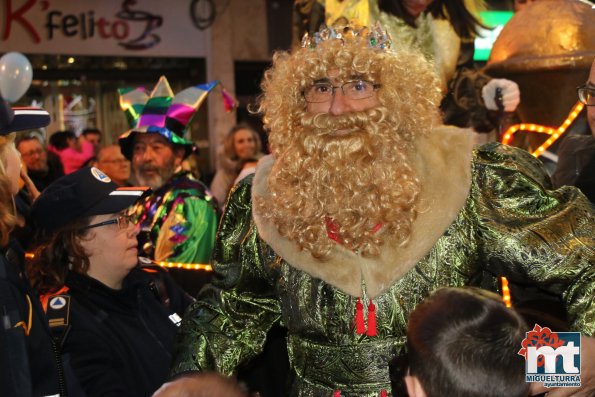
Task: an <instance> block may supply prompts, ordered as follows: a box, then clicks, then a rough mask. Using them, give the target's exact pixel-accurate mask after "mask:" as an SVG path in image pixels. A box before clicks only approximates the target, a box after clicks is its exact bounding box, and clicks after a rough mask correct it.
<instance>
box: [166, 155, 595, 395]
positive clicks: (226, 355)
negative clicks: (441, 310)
mask: <svg viewBox="0 0 595 397" xmlns="http://www.w3.org/2000/svg"><path fill="white" fill-rule="evenodd" d="M472 167H473V180H472V184H471V190H470V194H469V197H468V199H467V201H466V203H465V205H464V206H463V208H461V209H460V211H459V213H458V216H457V217H456V219H455V221H454V222H453V223H452V224H451V225H450V227H449V228H448V230H446V232H445V233H444V234H443V236H442V237H440V239H439V240H438V241H437V242H436V243H435V245H434V247H433V248H432V249H431V250H430V252H428V253H427V255H426V256H425V257H424V258H423V259H422V260H421V261H420V262H419V263H418V264H417V265H416V266H415V267H414V268H413V269H411V270H410V271H409V272H407V273H406V274H405V275H404V276H403V277H402V278H401V279H399V280H397V281H396V282H394V283H393V285H392V286H391V287H390V288H388V289H387V290H386V291H384V292H383V293H382V294H381V295H379V296H378V297H377V298H375V299H374V303H375V305H376V313H377V329H378V336H377V337H367V336H364V335H358V334H356V333H355V331H354V329H353V318H354V313H355V303H356V300H357V298H355V297H352V296H350V295H347V294H345V293H344V292H342V291H340V290H339V289H337V288H335V287H332V286H331V285H329V284H328V283H327V282H325V281H323V280H321V279H316V278H313V277H311V276H310V275H308V274H307V273H306V272H304V271H300V270H297V269H295V268H293V267H291V266H290V265H289V264H287V263H286V262H285V261H284V260H283V259H282V258H280V257H278V256H277V255H276V254H275V253H274V252H273V251H272V250H271V249H270V248H269V247H268V246H267V245H266V244H265V243H264V242H263V241H262V240H261V239H260V238H259V236H258V233H257V231H256V228H255V226H254V224H253V221H252V215H251V196H250V189H251V180H252V179H251V178H250V179H246V180H245V181H244V182H242V183H241V184H240V185H239V187H238V188H237V189H236V190H235V191H234V192H233V193H232V195H231V198H230V201H229V202H228V205H227V210H226V214H225V216H224V218H223V220H222V222H221V224H220V229H219V235H218V241H217V243H216V251H215V259H216V261H215V264H214V268H215V271H216V273H217V277H216V278H215V280H214V281H213V285H212V287H211V288H209V289H208V290H205V291H204V292H203V293H202V295H201V297H200V298H201V299H200V300H199V301H198V302H196V303H195V304H194V305H193V306H192V308H191V309H190V310H189V311H188V312H187V314H186V316H185V318H184V322H183V324H182V327H181V330H180V333H179V335H178V341H177V343H176V347H175V353H174V356H175V357H174V364H173V368H172V372H173V374H179V373H182V372H185V371H194V370H208V369H216V370H218V371H220V372H223V373H225V374H231V373H232V372H233V371H234V368H235V367H236V366H237V365H238V364H239V363H240V362H242V361H244V360H246V359H248V358H250V357H252V356H253V355H255V354H257V353H258V352H259V351H260V349H261V348H262V345H263V343H264V338H265V336H266V333H267V331H268V330H269V329H270V327H271V326H272V325H273V324H274V323H275V322H278V321H281V322H282V324H283V325H285V326H286V327H287V328H288V330H289V334H290V341H291V343H290V345H289V346H290V348H289V351H290V360H291V363H292V366H293V368H294V370H295V372H296V373H297V374H298V375H297V377H296V380H295V383H294V387H293V391H292V395H293V396H299V397H305V396H312V397H313V396H317V397H319V396H332V395H333V391H334V390H335V389H340V390H341V392H342V394H341V395H342V396H365V397H372V396H378V395H379V392H380V391H381V390H382V389H385V390H387V391H390V383H389V372H388V360H389V359H390V357H391V356H393V355H396V354H399V353H402V352H403V345H404V341H405V339H404V335H405V331H406V319H407V316H408V314H409V313H410V312H411V311H412V309H413V308H414V307H415V306H416V305H417V304H418V303H419V302H420V301H421V300H423V298H424V297H426V296H427V295H428V294H430V293H431V291H433V290H435V289H436V288H438V287H441V286H462V285H466V284H470V283H477V282H479V281H484V282H485V281H486V277H487V278H488V279H491V281H493V280H495V276H499V275H505V276H507V277H508V278H509V279H510V280H512V281H516V282H519V283H531V284H532V285H536V286H538V287H540V288H542V289H543V290H546V291H549V292H551V293H554V294H557V295H559V296H560V297H561V298H562V299H563V301H564V302H565V304H566V306H567V309H568V313H569V318H570V321H571V325H572V326H573V328H574V329H576V330H580V331H582V332H584V333H585V334H587V335H593V334H594V333H595V304H594V299H595V298H594V297H595V267H594V266H593V263H594V262H595V254H594V249H593V247H594V244H593V242H594V241H593V236H594V231H595V230H594V222H593V215H594V213H593V208H592V206H591V204H590V203H589V202H588V201H587V200H586V199H585V197H584V196H583V195H582V194H580V193H579V191H578V190H576V189H574V188H563V189H560V190H556V191H551V190H548V188H549V185H550V183H549V179H548V178H547V176H546V175H545V174H544V173H543V170H542V168H541V166H540V163H539V161H538V160H536V159H535V158H533V157H532V156H531V155H529V154H528V153H526V152H524V151H521V150H518V149H514V148H510V147H505V146H501V145H498V144H493V145H487V146H484V147H482V148H480V149H477V150H476V151H475V153H474V159H473V164H472ZM437 172H438V171H437ZM453 183H456V181H453ZM321 266H324V264H323V263H321ZM487 281H490V280H487ZM484 285H485V283H484ZM389 395H390V394H389Z"/></svg>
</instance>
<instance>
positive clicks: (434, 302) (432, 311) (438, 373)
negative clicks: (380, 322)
mask: <svg viewBox="0 0 595 397" xmlns="http://www.w3.org/2000/svg"><path fill="white" fill-rule="evenodd" d="M527 330H528V329H527V327H526V325H525V323H524V321H523V319H522V318H521V317H520V316H519V315H518V314H517V313H516V312H515V311H514V310H513V309H509V308H507V307H506V306H505V305H504V303H503V302H502V300H501V298H500V297H499V296H498V295H496V294H493V293H491V292H487V291H483V290H480V289H477V288H442V289H439V290H437V291H436V292H434V293H433V294H432V295H431V296H430V297H428V298H427V299H426V300H424V301H423V302H422V303H421V304H419V305H418V306H417V307H416V308H415V310H414V311H413V312H412V313H411V315H410V316H409V323H408V328H407V346H408V355H409V376H407V377H406V378H405V381H406V383H407V389H408V391H409V395H410V396H427V397H436V396H444V395H451V396H459V397H475V396H477V397H479V396H481V397H489V396H494V397H496V396H511V397H514V396H519V397H522V396H526V395H527V394H528V390H529V383H526V382H525V371H524V365H525V362H524V360H523V357H521V356H519V355H518V354H517V352H518V351H519V349H520V348H521V342H522V340H523V338H524V337H525V332H526V331H527Z"/></svg>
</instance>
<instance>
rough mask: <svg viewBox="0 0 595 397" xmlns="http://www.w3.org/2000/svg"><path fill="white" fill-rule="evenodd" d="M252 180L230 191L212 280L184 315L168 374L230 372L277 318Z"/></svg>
mask: <svg viewBox="0 0 595 397" xmlns="http://www.w3.org/2000/svg"><path fill="white" fill-rule="evenodd" d="M251 181H252V177H247V178H245V179H244V180H243V181H242V182H241V183H240V184H239V186H238V187H237V188H236V189H235V190H233V191H232V193H231V195H230V198H229V201H228V203H227V207H226V210H225V214H224V216H223V218H222V220H221V223H220V225H219V230H218V232H217V240H216V242H215V251H214V256H213V258H214V261H213V269H214V272H215V274H214V277H213V281H212V283H211V285H208V286H207V287H205V288H204V289H203V290H202V291H201V293H200V295H199V297H198V300H197V301H196V302H195V303H194V304H193V305H192V306H191V307H190V308H189V309H188V310H187V312H186V314H185V315H184V319H183V321H182V325H181V328H180V330H179V332H178V335H177V339H176V343H175V346H174V357H173V362H172V370H171V372H172V376H176V375H179V374H182V373H185V372H189V371H206V370H216V371H218V372H220V373H223V374H225V375H231V374H232V373H233V372H234V370H235V368H236V367H237V366H238V364H240V363H242V362H244V361H246V360H248V359H249V358H251V357H253V356H255V355H256V354H258V353H259V352H260V351H261V350H262V346H263V345H264V342H265V339H266V334H267V332H268V330H269V329H270V328H271V327H272V326H273V324H275V323H276V322H278V321H279V319H280V317H281V314H280V313H281V310H280V306H279V302H278V300H277V298H276V296H275V293H274V290H273V286H272V283H271V281H270V280H269V279H267V277H266V274H265V272H264V268H263V262H262V258H261V256H260V250H259V242H258V236H257V233H256V228H255V226H254V224H253V222H252V205H251V197H250V190H251V186H252V184H251Z"/></svg>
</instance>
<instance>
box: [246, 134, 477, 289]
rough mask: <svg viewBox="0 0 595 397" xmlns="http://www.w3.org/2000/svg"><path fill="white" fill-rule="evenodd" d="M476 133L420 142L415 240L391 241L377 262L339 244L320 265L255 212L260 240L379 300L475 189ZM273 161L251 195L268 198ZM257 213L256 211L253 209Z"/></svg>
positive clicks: (314, 272) (295, 262)
mask: <svg viewBox="0 0 595 397" xmlns="http://www.w3.org/2000/svg"><path fill="white" fill-rule="evenodd" d="M471 156H472V134H471V131H469V130H462V129H459V128H456V127H440V128H437V129H434V130H433V131H432V132H431V133H430V134H429V136H427V137H423V138H420V139H419V141H418V143H417V149H416V157H415V159H414V161H415V167H416V169H417V170H418V172H419V175H420V178H421V180H422V192H421V194H420V196H421V201H420V202H421V210H420V213H419V215H418V217H417V219H416V220H415V222H414V225H413V231H412V235H411V238H410V241H409V242H408V243H407V244H406V245H404V246H399V245H397V244H395V243H391V241H390V239H388V240H387V241H386V243H385V245H384V246H383V247H382V248H381V253H380V255H379V256H378V257H376V258H365V257H362V256H359V255H357V254H355V253H354V252H352V251H350V250H348V249H346V248H344V247H343V246H341V245H338V244H337V245H336V246H335V248H334V249H333V252H332V254H331V257H330V258H329V259H328V260H325V261H320V260H317V259H315V258H313V257H312V256H311V255H310V254H309V253H308V252H306V251H301V250H299V249H298V247H297V246H296V245H295V244H294V243H293V242H292V241H290V240H288V239H286V238H284V237H281V236H280V235H279V233H278V231H277V229H276V228H275V227H274V226H273V225H272V223H271V222H268V221H266V220H265V219H263V217H262V216H260V215H259V214H258V213H257V211H253V217H254V222H255V224H256V227H257V229H258V233H259V235H260V237H261V238H262V239H263V240H264V241H265V242H266V243H267V244H268V245H270V246H271V248H272V249H273V250H274V251H275V252H276V253H277V254H278V255H279V256H281V257H282V258H283V259H284V260H285V261H287V263H289V265H291V266H292V267H294V268H296V269H299V270H302V271H304V272H306V273H308V274H310V275H311V276H313V277H316V278H319V279H321V280H323V281H325V282H326V283H328V284H331V285H333V286H334V287H336V288H338V289H340V290H341V291H343V292H345V293H346V294H349V295H351V296H355V297H357V296H360V295H361V285H362V278H363V281H365V285H366V292H367V294H368V296H369V297H370V298H375V297H377V296H378V295H380V294H381V293H382V292H384V291H385V290H387V289H388V288H389V287H390V286H392V285H393V284H394V283H395V281H397V280H398V279H400V278H401V277H402V276H403V275H404V274H405V273H406V272H407V271H409V270H410V269H411V268H413V267H414V266H415V265H416V264H417V262H419V261H420V260H421V259H422V258H423V257H424V256H425V255H426V254H427V253H428V252H429V251H430V249H431V248H432V247H433V246H434V244H435V243H436V241H437V240H438V239H439V238H440V237H441V236H442V234H443V233H444V231H446V229H447V228H448V227H449V226H450V224H451V223H452V222H453V221H454V220H455V218H456V217H457V215H458V213H459V211H460V210H461V208H462V207H463V205H464V204H465V201H466V199H467V197H468V195H469V189H470V185H471ZM273 162H274V158H273V157H272V156H267V157H265V158H263V159H262V160H261V161H260V162H259V164H258V167H257V170H256V175H255V177H254V182H253V187H252V195H253V196H254V195H258V196H260V197H264V198H265V199H266V198H267V195H268V189H267V185H266V184H267V177H268V174H269V172H270V170H271V167H272V165H273ZM253 208H254V207H253Z"/></svg>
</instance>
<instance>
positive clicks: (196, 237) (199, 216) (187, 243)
mask: <svg viewBox="0 0 595 397" xmlns="http://www.w3.org/2000/svg"><path fill="white" fill-rule="evenodd" d="M173 210H174V211H175V212H176V213H177V214H180V215H181V217H180V219H181V221H180V224H181V225H183V227H180V226H179V225H178V226H176V228H180V229H181V230H182V231H181V232H180V233H181V235H182V236H183V237H182V238H179V237H180V235H179V234H176V233H171V234H172V235H173V237H171V239H173V240H174V241H178V240H176V239H177V238H179V242H177V244H176V245H175V247H174V255H173V256H171V257H169V258H168V259H167V260H168V261H170V262H181V263H194V264H208V263H210V261H211V253H212V250H213V245H214V242H215V233H216V231H217V212H216V211H215V208H214V207H213V205H212V203H210V202H209V201H207V200H204V199H202V198H198V197H186V198H185V199H184V200H183V201H181V202H180V203H178V204H176V205H175V206H174V209H173ZM176 230H177V229H176Z"/></svg>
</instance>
